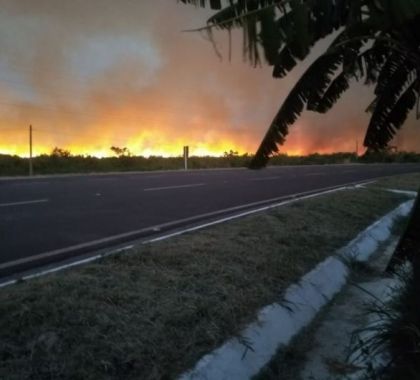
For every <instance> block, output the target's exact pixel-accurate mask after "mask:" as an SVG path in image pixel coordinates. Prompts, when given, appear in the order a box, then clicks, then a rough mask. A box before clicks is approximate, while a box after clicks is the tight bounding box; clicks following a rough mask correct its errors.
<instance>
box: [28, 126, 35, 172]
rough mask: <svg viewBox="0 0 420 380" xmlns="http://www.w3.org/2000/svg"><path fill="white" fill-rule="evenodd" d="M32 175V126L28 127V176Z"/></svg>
mask: <svg viewBox="0 0 420 380" xmlns="http://www.w3.org/2000/svg"><path fill="white" fill-rule="evenodd" d="M33 175H34V167H33V163H32V125H30V126H29V176H30V177H32V176H33Z"/></svg>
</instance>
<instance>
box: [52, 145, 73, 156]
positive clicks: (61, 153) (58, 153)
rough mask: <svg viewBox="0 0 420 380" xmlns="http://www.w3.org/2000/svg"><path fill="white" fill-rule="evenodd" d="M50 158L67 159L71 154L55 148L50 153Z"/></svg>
mask: <svg viewBox="0 0 420 380" xmlns="http://www.w3.org/2000/svg"><path fill="white" fill-rule="evenodd" d="M51 156H52V157H62V158H68V157H71V152H70V151H69V150H67V149H62V148H58V147H55V148H54V149H53V150H52V151H51Z"/></svg>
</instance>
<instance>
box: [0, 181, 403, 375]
mask: <svg viewBox="0 0 420 380" xmlns="http://www.w3.org/2000/svg"><path fill="white" fill-rule="evenodd" d="M406 199H407V197H405V196H404V195H402V194H394V193H389V192H383V191H378V190H376V189H355V190H349V191H343V192H337V193H333V194H329V195H326V196H321V197H318V198H313V199H307V200H304V201H299V202H296V203H293V204H291V205H289V206H286V207H282V208H278V209H272V210H270V211H269V212H266V213H262V214H258V215H253V216H249V217H246V218H243V219H240V220H236V221H232V222H230V223H228V224H223V225H216V226H213V227H211V228H208V229H205V230H201V231H196V232H194V233H191V234H186V235H182V236H178V237H175V238H173V239H169V240H164V241H160V242H156V243H153V244H148V245H144V246H142V247H140V248H139V249H138V250H133V252H132V253H131V254H125V255H116V256H110V257H107V258H105V259H102V260H100V261H97V262H94V263H91V264H88V265H87V266H85V267H81V268H77V269H72V270H69V271H67V272H64V273H60V274H57V275H51V276H48V277H44V278H39V279H35V280H32V281H29V282H22V283H19V284H17V285H15V286H11V287H7V288H3V289H0V314H1V318H0V342H1V343H0V357H1V361H0V378H7V379H11V380H13V379H22V378H36V379H51V378H60V379H90V378H91V379H96V378H101V379H111V378H124V379H138V378H141V379H161V378H165V377H166V378H174V377H176V376H177V375H180V374H181V373H183V372H184V371H186V370H188V369H189V368H192V367H193V366H194V364H195V363H196V362H197V361H198V360H199V359H200V358H201V357H202V356H203V355H205V354H206V353H208V352H210V351H212V350H213V349H215V348H216V347H218V346H220V345H221V344H222V343H223V342H224V341H225V340H226V339H228V338H231V337H234V336H239V335H238V334H240V332H241V331H242V330H243V328H244V327H245V326H247V325H248V324H249V323H250V322H252V321H254V320H255V317H256V315H257V312H258V311H259V310H260V309H261V308H262V307H264V306H266V305H269V304H272V303H273V302H276V301H277V300H279V295H281V294H282V292H284V291H285V289H287V287H288V286H289V285H290V284H291V283H294V282H296V281H298V280H299V279H300V278H301V277H302V276H303V275H304V274H305V273H307V272H309V271H310V270H311V269H313V268H314V267H315V266H316V265H317V264H318V263H320V262H321V261H323V260H324V259H325V258H326V257H327V256H330V255H331V254H332V253H334V252H335V251H336V250H337V249H338V248H340V247H342V246H343V245H345V244H346V243H347V242H348V241H350V240H351V239H353V238H354V237H355V236H356V235H357V234H358V233H359V232H360V231H362V230H363V229H365V228H366V227H367V226H368V225H370V224H371V223H372V222H373V221H374V220H376V219H377V218H378V217H380V216H382V215H384V214H386V213H387V212H389V211H390V210H392V209H394V208H395V207H396V206H397V205H398V204H400V203H401V202H402V201H404V200H406ZM239 339H240V338H239ZM244 344H245V345H246V344H247V342H244ZM251 344H252V342H251Z"/></svg>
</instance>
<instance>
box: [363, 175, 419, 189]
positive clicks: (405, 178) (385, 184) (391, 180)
mask: <svg viewBox="0 0 420 380" xmlns="http://www.w3.org/2000/svg"><path fill="white" fill-rule="evenodd" d="M369 187H370V188H382V189H396V190H402V191H419V189H420V173H411V174H402V175H398V176H391V177H385V178H381V179H379V180H377V181H376V182H375V183H372V184H371V185H369Z"/></svg>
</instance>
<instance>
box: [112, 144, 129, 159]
mask: <svg viewBox="0 0 420 380" xmlns="http://www.w3.org/2000/svg"><path fill="white" fill-rule="evenodd" d="M110 149H111V150H112V151H113V152H114V154H115V155H116V156H117V157H119V158H121V157H130V156H131V152H130V150H129V149H128V148H126V147H124V148H120V147H118V146H111V148H110Z"/></svg>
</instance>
